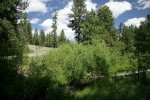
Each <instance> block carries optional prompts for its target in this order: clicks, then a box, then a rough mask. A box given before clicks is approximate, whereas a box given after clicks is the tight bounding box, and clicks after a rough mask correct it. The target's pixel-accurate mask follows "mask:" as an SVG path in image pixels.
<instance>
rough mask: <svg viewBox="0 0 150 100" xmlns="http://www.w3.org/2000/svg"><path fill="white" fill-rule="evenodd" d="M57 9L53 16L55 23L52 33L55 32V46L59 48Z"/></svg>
mask: <svg viewBox="0 0 150 100" xmlns="http://www.w3.org/2000/svg"><path fill="white" fill-rule="evenodd" d="M57 16H58V15H57V10H55V12H54V16H53V24H52V29H53V30H52V32H51V33H52V34H53V37H54V39H53V40H54V41H53V47H54V48H57V46H58V39H57V32H56V31H57Z"/></svg>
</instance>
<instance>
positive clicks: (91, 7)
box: [85, 0, 97, 11]
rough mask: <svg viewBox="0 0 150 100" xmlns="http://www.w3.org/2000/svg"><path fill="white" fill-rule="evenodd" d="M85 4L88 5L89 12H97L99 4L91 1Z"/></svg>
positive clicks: (88, 0)
mask: <svg viewBox="0 0 150 100" xmlns="http://www.w3.org/2000/svg"><path fill="white" fill-rule="evenodd" d="M85 4H86V8H87V10H88V11H91V9H93V10H96V6H97V4H96V3H92V1H91V0H86V2H85Z"/></svg>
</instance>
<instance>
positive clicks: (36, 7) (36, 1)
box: [26, 0, 47, 13]
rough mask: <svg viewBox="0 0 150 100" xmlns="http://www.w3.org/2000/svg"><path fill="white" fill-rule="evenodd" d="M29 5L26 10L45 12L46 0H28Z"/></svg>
mask: <svg viewBox="0 0 150 100" xmlns="http://www.w3.org/2000/svg"><path fill="white" fill-rule="evenodd" d="M28 2H29V6H28V8H27V9H26V11H27V12H42V13H46V12H47V7H46V2H47V0H29V1H28Z"/></svg>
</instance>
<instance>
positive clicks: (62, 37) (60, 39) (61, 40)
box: [59, 29, 67, 44]
mask: <svg viewBox="0 0 150 100" xmlns="http://www.w3.org/2000/svg"><path fill="white" fill-rule="evenodd" d="M66 41H67V40H66V36H65V32H64V30H63V29H62V31H61V33H60V38H59V44H64V43H66Z"/></svg>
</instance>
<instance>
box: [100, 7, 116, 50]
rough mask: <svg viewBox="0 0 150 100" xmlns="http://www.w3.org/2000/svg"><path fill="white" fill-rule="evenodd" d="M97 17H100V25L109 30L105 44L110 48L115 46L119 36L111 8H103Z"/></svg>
mask: <svg viewBox="0 0 150 100" xmlns="http://www.w3.org/2000/svg"><path fill="white" fill-rule="evenodd" d="M97 16H98V17H99V25H101V27H104V28H105V30H107V34H104V37H103V38H104V40H105V42H106V43H107V45H108V46H110V47H112V46H114V45H115V41H116V39H117V36H116V29H115V27H114V17H113V14H112V12H111V10H110V9H109V7H107V6H103V7H101V8H99V9H98V10H97ZM103 30H104V29H103Z"/></svg>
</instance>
